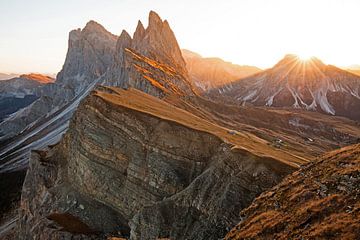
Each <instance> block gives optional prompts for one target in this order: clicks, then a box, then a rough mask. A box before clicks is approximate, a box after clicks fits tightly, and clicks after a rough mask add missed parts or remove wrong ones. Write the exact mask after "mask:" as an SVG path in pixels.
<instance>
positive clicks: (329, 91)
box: [211, 55, 360, 120]
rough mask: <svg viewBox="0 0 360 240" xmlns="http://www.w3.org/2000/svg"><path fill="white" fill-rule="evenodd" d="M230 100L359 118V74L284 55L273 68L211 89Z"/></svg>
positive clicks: (313, 59) (213, 92) (315, 59)
mask: <svg viewBox="0 0 360 240" xmlns="http://www.w3.org/2000/svg"><path fill="white" fill-rule="evenodd" d="M211 95H213V96H218V95H221V96H223V97H225V98H227V99H229V98H230V99H231V100H232V102H238V103H242V104H245V103H250V104H253V105H256V106H271V107H287V108H296V109H300V108H301V109H305V110H310V111H318V112H321V113H326V114H330V115H337V116H345V117H348V118H350V119H353V120H360V111H353V110H354V109H356V110H357V109H359V108H358V106H360V77H359V76H357V75H354V74H352V73H349V72H347V71H345V70H342V69H339V68H337V67H335V66H331V65H325V64H324V63H322V62H321V61H320V60H319V59H317V58H312V59H310V60H307V61H304V60H301V59H300V58H298V57H297V56H295V55H286V56H285V57H284V58H283V59H282V60H281V61H280V62H279V63H277V64H276V65H275V66H274V67H273V68H271V69H268V70H265V71H263V72H260V73H258V74H255V75H253V76H250V77H248V78H243V79H241V80H239V81H237V82H235V83H231V84H227V85H225V86H223V87H221V88H218V89H215V90H213V91H212V93H211Z"/></svg>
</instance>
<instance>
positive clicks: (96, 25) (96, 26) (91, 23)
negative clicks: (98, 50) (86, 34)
mask: <svg viewBox="0 0 360 240" xmlns="http://www.w3.org/2000/svg"><path fill="white" fill-rule="evenodd" d="M85 29H87V30H90V29H99V30H100V29H101V30H106V29H105V28H104V27H103V26H102V25H101V24H100V23H98V22H96V21H94V20H90V21H88V22H87V23H86V25H85V27H84V30H85Z"/></svg>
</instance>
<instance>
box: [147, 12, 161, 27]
mask: <svg viewBox="0 0 360 240" xmlns="http://www.w3.org/2000/svg"><path fill="white" fill-rule="evenodd" d="M159 24H162V20H161V18H160V16H159V15H158V14H157V13H156V12H154V11H152V10H151V11H150V13H149V27H150V28H151V27H155V26H158V25H159Z"/></svg>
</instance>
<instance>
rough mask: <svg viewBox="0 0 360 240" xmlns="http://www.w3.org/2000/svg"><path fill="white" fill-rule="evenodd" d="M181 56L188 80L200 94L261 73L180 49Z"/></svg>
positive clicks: (251, 67) (247, 67) (255, 68)
mask: <svg viewBox="0 0 360 240" xmlns="http://www.w3.org/2000/svg"><path fill="white" fill-rule="evenodd" d="M182 55H183V57H184V59H185V62H186V68H187V70H188V72H189V76H190V79H191V81H192V82H193V84H194V85H195V86H196V87H197V88H198V90H199V91H200V92H207V91H210V90H211V89H213V88H218V87H221V86H223V85H226V84H230V83H232V82H234V81H235V80H238V79H240V78H244V77H248V76H250V75H253V74H255V73H258V72H260V71H261V69H259V68H257V67H253V66H240V65H236V64H232V63H230V62H225V61H224V60H222V59H220V58H204V57H202V56H200V55H199V54H197V53H194V52H191V51H189V50H186V49H182Z"/></svg>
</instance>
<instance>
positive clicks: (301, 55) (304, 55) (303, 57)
mask: <svg viewBox="0 0 360 240" xmlns="http://www.w3.org/2000/svg"><path fill="white" fill-rule="evenodd" d="M296 56H297V57H298V58H299V60H300V61H303V62H307V61H310V60H311V59H312V58H313V57H314V56H313V55H311V54H308V53H298V54H296Z"/></svg>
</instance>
